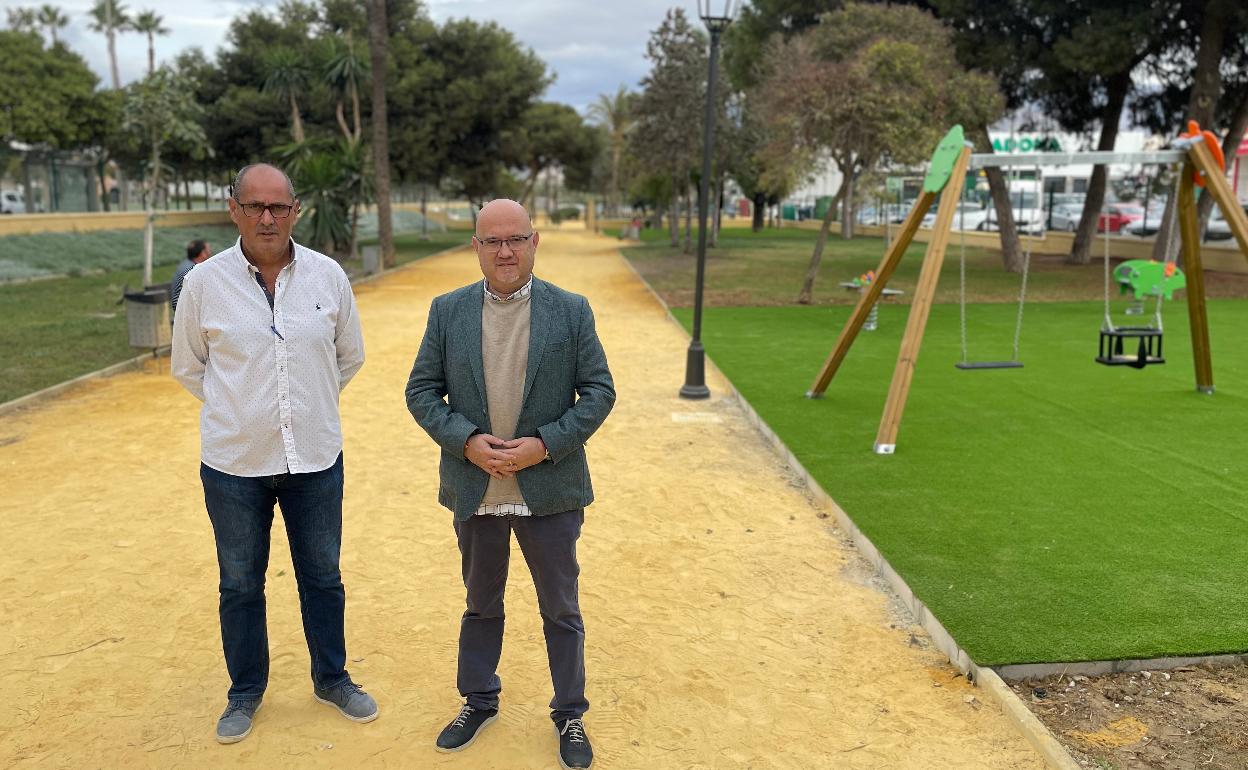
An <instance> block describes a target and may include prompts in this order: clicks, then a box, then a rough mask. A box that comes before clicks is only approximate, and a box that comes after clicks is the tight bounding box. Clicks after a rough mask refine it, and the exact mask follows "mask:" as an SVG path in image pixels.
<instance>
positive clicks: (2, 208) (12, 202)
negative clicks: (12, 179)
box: [0, 190, 26, 214]
mask: <svg viewBox="0 0 1248 770" xmlns="http://www.w3.org/2000/svg"><path fill="white" fill-rule="evenodd" d="M25 213H26V200H25V199H24V198H23V197H22V194H21V193H20V192H18V191H17V190H0V214H25Z"/></svg>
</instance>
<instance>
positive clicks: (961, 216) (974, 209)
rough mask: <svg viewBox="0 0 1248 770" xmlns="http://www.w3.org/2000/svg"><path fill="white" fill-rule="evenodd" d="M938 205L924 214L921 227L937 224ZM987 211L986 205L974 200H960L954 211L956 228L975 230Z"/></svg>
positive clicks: (954, 227) (953, 226) (953, 225)
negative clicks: (985, 209)
mask: <svg viewBox="0 0 1248 770" xmlns="http://www.w3.org/2000/svg"><path fill="white" fill-rule="evenodd" d="M936 213H937V207H936V206H932V208H931V209H930V210H929V211H928V212H927V213H926V214H924V215H923V221H922V222H919V227H931V226H932V225H934V224H936ZM985 216H986V212H985V211H984V207H983V206H981V205H979V204H978V203H975V202H973V201H959V202H958V207H957V209H955V210H954V212H953V224H952V225H951V227H952V228H953V229H954V230H975V229H977V228H978V227H979V225H980V223H981V222H983V221H984V217H985Z"/></svg>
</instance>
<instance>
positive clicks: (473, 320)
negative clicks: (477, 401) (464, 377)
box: [464, 282, 486, 404]
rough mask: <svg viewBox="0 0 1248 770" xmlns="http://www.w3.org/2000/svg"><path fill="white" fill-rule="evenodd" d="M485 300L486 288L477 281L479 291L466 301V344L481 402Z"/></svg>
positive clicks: (483, 376) (483, 388) (482, 395)
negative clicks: (482, 333) (482, 321)
mask: <svg viewBox="0 0 1248 770" xmlns="http://www.w3.org/2000/svg"><path fill="white" fill-rule="evenodd" d="M484 302H485V290H484V289H483V288H482V287H481V283H480V282H478V283H477V291H476V292H474V293H472V294H470V295H469V299H468V300H466V301H465V302H464V312H465V313H466V314H467V316H468V317H467V318H466V319H464V345H465V346H466V347H467V349H468V361H469V363H470V364H472V379H473V382H475V383H476V384H477V393H479V394H480V395H481V403H482V404H484V403H486V400H485V364H484V362H483V360H482V358H481V313H482V311H483V308H482V303H484Z"/></svg>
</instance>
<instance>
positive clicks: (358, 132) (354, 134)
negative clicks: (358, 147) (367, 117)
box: [347, 82, 364, 144]
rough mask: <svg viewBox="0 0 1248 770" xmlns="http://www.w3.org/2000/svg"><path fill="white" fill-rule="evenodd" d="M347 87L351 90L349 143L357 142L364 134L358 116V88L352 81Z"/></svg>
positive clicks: (362, 123) (361, 122)
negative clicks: (351, 122)
mask: <svg viewBox="0 0 1248 770" xmlns="http://www.w3.org/2000/svg"><path fill="white" fill-rule="evenodd" d="M347 89H348V90H349V91H350V92H351V119H352V121H354V122H353V124H352V128H351V143H352V144H359V143H360V137H361V136H363V135H364V122H363V120H362V119H361V118H360V89H358V88H356V87H355V83H354V82H352V83H351V84H350V85H348V86H347Z"/></svg>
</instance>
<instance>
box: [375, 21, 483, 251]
mask: <svg viewBox="0 0 1248 770" xmlns="http://www.w3.org/2000/svg"><path fill="white" fill-rule="evenodd" d="M388 32H389V30H388V28H387V26H386V0H369V2H368V50H369V58H370V59H371V64H372V72H373V174H374V177H375V182H376V184H375V187H376V189H377V238H378V240H379V241H380V245H381V264H382V265H383V266H385V267H393V266H394V223H393V221H392V220H391V213H390V132H389V127H388V126H387V125H386V121H387V118H386V45H387V40H386V36H387V34H388ZM472 221H473V226H474V227H475V226H476V221H477V219H476V214H475V213H474V214H473V219H472Z"/></svg>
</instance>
